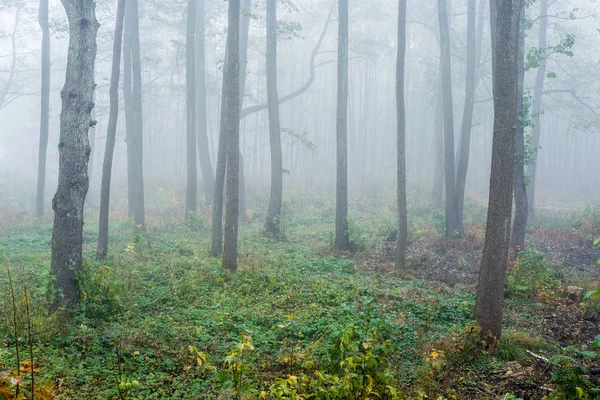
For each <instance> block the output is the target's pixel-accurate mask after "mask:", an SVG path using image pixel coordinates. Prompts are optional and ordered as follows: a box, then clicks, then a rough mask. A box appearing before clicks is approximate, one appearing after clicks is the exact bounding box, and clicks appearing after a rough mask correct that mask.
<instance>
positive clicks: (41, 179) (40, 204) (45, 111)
mask: <svg viewBox="0 0 600 400" xmlns="http://www.w3.org/2000/svg"><path fill="white" fill-rule="evenodd" d="M38 20H39V23H40V28H41V29H42V88H41V89H42V98H41V106H40V109H41V116H40V147H39V154H38V178H37V195H36V200H35V215H36V217H37V218H40V219H41V218H42V217H43V216H44V198H45V194H46V156H47V154H48V127H49V122H50V27H49V25H48V0H40V10H39V14H38Z"/></svg>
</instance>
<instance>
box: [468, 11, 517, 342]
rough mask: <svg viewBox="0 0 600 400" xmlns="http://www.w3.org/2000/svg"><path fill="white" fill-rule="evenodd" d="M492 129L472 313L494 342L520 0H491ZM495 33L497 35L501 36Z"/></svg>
mask: <svg viewBox="0 0 600 400" xmlns="http://www.w3.org/2000/svg"><path fill="white" fill-rule="evenodd" d="M491 3H492V6H493V7H492V20H491V23H492V32H493V33H495V35H496V36H495V37H494V36H492V43H493V47H492V52H493V55H492V60H493V61H492V62H493V64H495V65H494V66H493V70H494V72H493V94H494V135H493V142H492V168H491V176H490V195H489V205H488V216H487V229H486V234H485V243H484V247H483V256H482V260H481V269H480V271H479V285H478V287H477V301H476V305H475V318H476V319H477V322H478V324H479V326H480V327H481V333H482V336H483V337H484V338H485V339H486V340H487V343H488V345H490V346H493V345H494V344H495V343H497V340H499V339H500V335H501V333H502V300H503V296H504V278H505V274H506V264H507V261H508V248H509V242H510V225H511V210H512V194H513V174H514V165H513V164H514V155H515V130H516V122H517V118H518V103H519V92H518V82H517V80H516V79H515V77H516V76H518V73H519V61H518V51H519V25H520V15H521V9H522V4H523V0H491ZM500 38H501V39H502V40H500Z"/></svg>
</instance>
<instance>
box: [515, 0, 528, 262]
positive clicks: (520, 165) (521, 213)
mask: <svg viewBox="0 0 600 400" xmlns="http://www.w3.org/2000/svg"><path fill="white" fill-rule="evenodd" d="M524 19H525V3H523V10H522V11H521V27H520V30H519V78H518V79H519V81H518V85H519V86H518V90H519V109H518V115H519V120H518V121H517V129H516V130H515V135H516V136H515V161H514V165H515V175H514V177H513V181H514V182H513V185H514V188H513V190H514V197H515V220H514V223H513V230H512V245H511V246H512V253H513V257H517V256H518V255H519V252H520V251H521V250H522V249H523V248H524V246H525V230H526V228H527V187H526V182H525V125H524V123H525V120H524V118H525V115H524V112H525V110H524V107H523V95H524V92H523V91H524V89H523V86H524V81H525V25H524Z"/></svg>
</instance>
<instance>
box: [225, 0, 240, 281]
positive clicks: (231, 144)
mask: <svg viewBox="0 0 600 400" xmlns="http://www.w3.org/2000/svg"><path fill="white" fill-rule="evenodd" d="M239 25H240V0H230V1H229V28H228V32H227V33H228V35H227V40H228V46H227V58H226V65H225V75H224V79H225V80H227V82H228V83H227V116H226V125H227V198H226V204H225V238H224V246H223V261H222V265H223V268H226V269H229V270H230V271H235V270H236V269H237V242H238V221H239V197H238V195H239V180H240V162H239V161H240V81H239V77H240V34H239Z"/></svg>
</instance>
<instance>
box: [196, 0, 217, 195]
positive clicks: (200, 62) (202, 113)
mask: <svg viewBox="0 0 600 400" xmlns="http://www.w3.org/2000/svg"><path fill="white" fill-rule="evenodd" d="M197 2H198V3H197V10H196V71H197V72H196V124H197V125H196V129H197V131H198V135H197V136H198V137H197V142H198V155H199V156H200V172H201V174H202V183H203V186H204V195H205V197H206V201H207V202H210V201H212V196H213V191H214V185H215V178H214V176H213V168H212V163H211V160H210V151H209V145H208V126H207V124H208V117H207V113H206V50H205V48H206V44H205V42H206V6H205V4H204V0H197Z"/></svg>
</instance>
